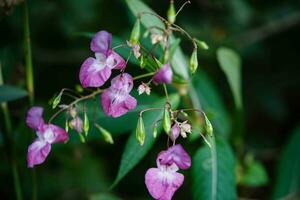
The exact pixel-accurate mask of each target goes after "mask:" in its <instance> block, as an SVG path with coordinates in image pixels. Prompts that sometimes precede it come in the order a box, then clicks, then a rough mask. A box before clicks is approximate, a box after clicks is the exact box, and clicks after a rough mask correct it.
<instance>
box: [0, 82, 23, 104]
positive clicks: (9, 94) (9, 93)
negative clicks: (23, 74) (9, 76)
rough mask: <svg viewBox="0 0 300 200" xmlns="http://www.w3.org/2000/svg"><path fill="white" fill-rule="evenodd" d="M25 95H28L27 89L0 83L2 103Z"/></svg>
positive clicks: (0, 100) (0, 99)
mask: <svg viewBox="0 0 300 200" xmlns="http://www.w3.org/2000/svg"><path fill="white" fill-rule="evenodd" d="M25 96H27V92H26V90H23V89H21V88H18V87H15V86H11V85H0V103H1V102H7V101H14V100H17V99H20V98H23V97H25Z"/></svg>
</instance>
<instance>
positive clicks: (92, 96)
mask: <svg viewBox="0 0 300 200" xmlns="http://www.w3.org/2000/svg"><path fill="white" fill-rule="evenodd" d="M101 92H103V90H96V91H95V92H92V93H91V94H89V95H87V96H82V97H80V98H78V99H76V100H75V101H72V102H71V103H70V104H69V105H67V106H64V107H63V108H61V109H60V110H58V111H57V112H56V113H54V115H52V117H51V118H50V119H49V121H48V123H51V121H52V120H53V119H55V117H57V116H58V115H59V114H60V113H62V112H63V111H65V110H67V109H68V108H70V107H72V106H73V105H75V104H77V103H79V102H80V101H83V100H86V99H90V98H94V97H95V96H96V95H97V94H100V93H101Z"/></svg>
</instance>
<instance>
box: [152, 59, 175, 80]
mask: <svg viewBox="0 0 300 200" xmlns="http://www.w3.org/2000/svg"><path fill="white" fill-rule="evenodd" d="M172 79H173V72H172V69H171V65H170V64H169V63H167V64H164V65H163V66H162V67H161V68H160V69H159V70H158V71H157V72H156V73H155V74H154V76H153V82H154V83H155V84H161V83H171V82H172Z"/></svg>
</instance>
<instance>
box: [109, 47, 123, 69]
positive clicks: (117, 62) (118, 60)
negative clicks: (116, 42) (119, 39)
mask: <svg viewBox="0 0 300 200" xmlns="http://www.w3.org/2000/svg"><path fill="white" fill-rule="evenodd" d="M109 57H113V60H114V65H113V66H112V68H114V69H123V68H124V67H125V66H126V61H125V60H124V59H123V58H122V57H121V56H120V55H119V54H118V53H117V52H115V51H114V50H110V51H109V53H108V58H109Z"/></svg>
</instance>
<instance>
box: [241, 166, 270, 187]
mask: <svg viewBox="0 0 300 200" xmlns="http://www.w3.org/2000/svg"><path fill="white" fill-rule="evenodd" d="M240 183H241V184H243V185H246V186H251V187H257V186H262V185H265V184H267V183H268V175H267V172H266V169H265V167H264V166H263V165H262V163H261V162H259V161H253V162H251V163H250V164H249V165H248V166H246V170H245V172H244V174H243V175H242V177H241V180H240Z"/></svg>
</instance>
